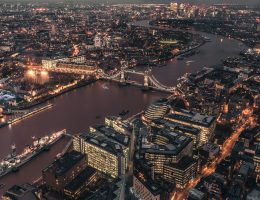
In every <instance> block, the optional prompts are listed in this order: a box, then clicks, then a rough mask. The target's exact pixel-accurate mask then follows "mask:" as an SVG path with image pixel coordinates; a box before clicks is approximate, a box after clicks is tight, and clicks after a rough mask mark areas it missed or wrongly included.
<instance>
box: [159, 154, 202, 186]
mask: <svg viewBox="0 0 260 200" xmlns="http://www.w3.org/2000/svg"><path fill="white" fill-rule="evenodd" d="M196 176H197V162H196V160H195V159H193V158H191V157H188V156H185V157H183V158H182V159H181V160H180V161H179V162H178V163H169V164H165V165H164V166H163V179H165V180H166V181H169V182H172V181H174V182H175V183H176V187H178V188H184V187H185V185H186V184H187V183H188V182H189V181H190V180H192V179H194V178H196Z"/></svg>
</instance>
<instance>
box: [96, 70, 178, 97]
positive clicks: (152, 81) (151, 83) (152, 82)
mask: <svg viewBox="0 0 260 200" xmlns="http://www.w3.org/2000/svg"><path fill="white" fill-rule="evenodd" d="M125 73H130V74H135V75H140V76H143V77H144V83H143V84H141V83H138V82H136V81H131V80H127V79H125ZM100 79H102V80H108V81H113V82H117V83H121V84H130V85H132V86H137V87H142V88H144V89H153V90H157V91H160V92H167V93H174V94H175V95H178V96H179V95H180V94H179V92H177V90H176V87H168V86H165V85H163V84H161V83H160V82H159V81H158V80H157V79H156V78H155V77H154V76H153V75H152V74H151V73H150V71H145V72H141V71H134V70H125V69H123V70H121V71H119V72H117V73H116V74H113V75H111V76H109V75H107V74H101V76H100Z"/></svg>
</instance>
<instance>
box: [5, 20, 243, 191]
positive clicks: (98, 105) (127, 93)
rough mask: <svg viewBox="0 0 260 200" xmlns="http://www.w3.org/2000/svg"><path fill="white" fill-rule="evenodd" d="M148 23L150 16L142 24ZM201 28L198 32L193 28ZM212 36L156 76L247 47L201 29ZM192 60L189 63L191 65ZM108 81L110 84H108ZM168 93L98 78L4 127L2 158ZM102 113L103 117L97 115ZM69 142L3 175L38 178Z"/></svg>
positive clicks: (8, 179) (166, 80)
mask: <svg viewBox="0 0 260 200" xmlns="http://www.w3.org/2000/svg"><path fill="white" fill-rule="evenodd" d="M136 24H137V25H142V26H148V22H147V21H141V22H138V23H136ZM193 32H195V31H193ZM196 33H199V34H202V35H204V36H207V37H209V38H211V40H212V42H209V43H206V44H204V45H203V46H201V47H199V50H200V53H199V54H196V55H194V56H191V57H189V58H186V59H184V60H181V61H179V60H177V59H176V58H175V59H172V60H170V61H168V62H167V65H166V66H164V67H161V68H154V69H153V74H154V76H155V77H156V78H157V79H158V80H159V81H161V82H162V83H163V84H166V85H169V86H173V85H175V84H176V81H177V78H178V77H180V76H182V75H183V74H185V73H187V72H191V73H192V72H195V71H198V70H200V69H202V68H203V67H206V66H207V67H209V66H212V65H215V64H218V63H220V61H221V59H224V58H226V57H231V56H236V55H237V54H238V53H239V52H240V51H241V50H243V49H245V48H246V47H245V46H244V45H243V44H241V42H239V41H237V40H234V39H228V38H224V37H222V36H217V35H212V34H206V33H201V32H196ZM187 61H192V62H189V64H186V62H187ZM104 84H105V85H106V86H107V88H108V89H104V88H106V87H103V86H104ZM164 96H166V94H162V93H159V92H152V91H151V92H142V91H141V90H140V88H135V87H131V86H127V87H119V86H118V85H117V84H115V83H105V82H95V83H93V84H90V85H87V86H85V87H82V88H79V89H76V90H73V91H71V92H68V93H65V94H63V95H60V96H58V97H56V98H54V99H52V100H50V101H49V102H50V103H52V104H54V106H53V107H52V108H51V109H49V110H46V111H44V112H41V113H39V114H37V115H34V116H32V117H30V118H28V119H26V120H24V121H21V122H19V123H17V124H15V125H12V126H9V127H4V128H1V129H0V159H2V158H4V157H5V156H6V155H7V154H8V153H9V152H10V146H11V145H12V144H15V145H16V147H17V151H18V152H19V151H21V150H22V149H23V148H24V147H25V145H26V144H31V143H32V136H36V137H41V136H44V135H46V134H49V133H51V132H54V131H59V130H62V129H64V128H65V129H67V131H68V133H71V134H77V133H79V132H83V131H88V127H89V126H90V125H93V124H97V123H103V122H104V117H105V116H109V115H118V113H120V112H121V111H122V110H123V109H125V110H129V111H130V113H129V115H133V114H135V113H137V112H140V111H141V110H143V109H144V108H145V107H147V106H148V105H149V104H150V103H151V102H153V101H155V100H156V99H159V98H161V97H164ZM97 116H100V117H97ZM65 144H66V141H61V142H59V143H58V144H57V145H55V147H53V148H52V149H51V150H50V151H49V152H47V153H43V154H42V155H41V156H39V157H37V158H36V159H34V160H33V161H32V162H30V163H28V164H27V165H25V166H24V167H22V168H21V169H20V170H19V172H17V174H10V175H7V176H5V177H3V178H1V179H0V183H4V184H6V187H5V188H3V189H1V190H0V195H1V194H3V192H4V190H6V189H8V187H10V186H11V185H13V184H20V183H25V182H32V181H33V180H35V179H36V178H38V177H39V176H40V175H41V170H42V169H43V168H44V167H46V166H47V165H48V164H49V163H50V162H51V161H53V159H54V157H55V155H56V154H58V153H59V152H60V151H61V150H62V148H63V147H64V145H65Z"/></svg>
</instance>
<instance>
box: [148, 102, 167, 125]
mask: <svg viewBox="0 0 260 200" xmlns="http://www.w3.org/2000/svg"><path fill="white" fill-rule="evenodd" d="M168 110H169V106H168V100H167V99H160V100H158V101H156V102H154V103H153V104H151V105H150V106H149V107H148V108H147V110H146V111H145V113H144V116H143V117H144V119H145V120H147V121H151V120H155V119H159V118H162V117H163V116H164V115H165V114H166V113H167V111H168Z"/></svg>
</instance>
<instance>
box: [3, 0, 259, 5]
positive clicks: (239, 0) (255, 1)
mask: <svg viewBox="0 0 260 200" xmlns="http://www.w3.org/2000/svg"><path fill="white" fill-rule="evenodd" d="M11 1H16V2H24V1H26V2H28V1H29V2H56V1H59V2H60V1H66V2H77V1H81V2H82V1H85V2H92V3H170V2H185V3H187V2H190V3H195V4H196V3H203V4H205V3H206V4H216V3H235V4H248V5H260V0H0V2H11Z"/></svg>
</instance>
